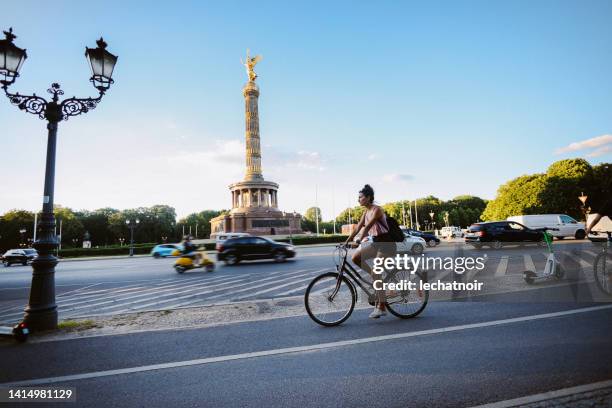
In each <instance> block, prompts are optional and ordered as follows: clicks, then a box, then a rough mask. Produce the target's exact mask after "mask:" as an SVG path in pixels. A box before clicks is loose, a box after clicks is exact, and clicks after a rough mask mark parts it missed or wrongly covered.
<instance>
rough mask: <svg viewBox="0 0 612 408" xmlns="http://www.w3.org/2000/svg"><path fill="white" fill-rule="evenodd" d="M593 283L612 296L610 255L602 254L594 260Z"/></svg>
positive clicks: (611, 263) (611, 261) (611, 257)
mask: <svg viewBox="0 0 612 408" xmlns="http://www.w3.org/2000/svg"><path fill="white" fill-rule="evenodd" d="M593 268H594V270H595V283H597V287H598V288H599V289H600V290H601V291H602V292H604V293H605V294H607V295H608V296H612V253H609V252H604V253H601V254H599V255H597V257H596V258H595V265H594V266H593Z"/></svg>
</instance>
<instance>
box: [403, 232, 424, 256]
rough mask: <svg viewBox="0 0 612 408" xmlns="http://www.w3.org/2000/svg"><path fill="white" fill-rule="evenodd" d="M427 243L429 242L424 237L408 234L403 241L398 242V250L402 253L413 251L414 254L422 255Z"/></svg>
mask: <svg viewBox="0 0 612 408" xmlns="http://www.w3.org/2000/svg"><path fill="white" fill-rule="evenodd" d="M425 245H427V243H426V242H425V240H424V239H423V238H421V237H417V236H414V235H408V236H406V238H405V239H404V241H403V242H398V243H397V252H398V253H400V254H402V253H411V254H414V255H421V254H422V253H423V250H424V249H425Z"/></svg>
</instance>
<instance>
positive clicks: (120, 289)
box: [61, 276, 228, 302]
mask: <svg viewBox="0 0 612 408" xmlns="http://www.w3.org/2000/svg"><path fill="white" fill-rule="evenodd" d="M222 279H228V276H220V277H215V278H214V279H210V280H207V282H213V283H214V282H216V281H219V280H222ZM195 281H197V282H201V281H202V279H199V278H190V279H185V280H180V281H177V280H176V279H173V280H172V282H168V283H156V284H154V285H151V286H136V285H139V284H135V285H128V286H120V287H116V288H108V289H103V290H102V291H99V292H98V291H96V292H92V294H91V296H89V294H88V295H87V296H78V295H75V296H69V297H68V298H67V299H61V301H62V302H65V301H67V300H73V299H78V300H83V299H87V298H89V297H95V296H97V297H102V296H101V295H102V294H105V295H107V296H108V295H110V296H113V295H117V294H119V293H125V292H138V291H143V290H145V291H154V290H159V289H164V288H171V287H182V286H185V285H188V284H190V283H191V282H195ZM143 288H144V289H143Z"/></svg>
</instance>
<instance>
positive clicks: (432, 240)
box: [402, 228, 440, 247]
mask: <svg viewBox="0 0 612 408" xmlns="http://www.w3.org/2000/svg"><path fill="white" fill-rule="evenodd" d="M402 232H403V233H404V235H406V236H408V235H410V236H413V237H420V238H423V239H424V240H425V242H426V243H427V246H429V247H435V246H436V245H438V244H440V238H438V237H436V236H435V235H434V234H430V233H428V232H422V231H417V230H413V229H411V228H402Z"/></svg>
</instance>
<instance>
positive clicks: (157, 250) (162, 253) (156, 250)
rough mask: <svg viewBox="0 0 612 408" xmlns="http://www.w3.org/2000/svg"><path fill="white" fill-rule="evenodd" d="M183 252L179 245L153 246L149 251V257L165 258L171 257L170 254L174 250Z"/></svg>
mask: <svg viewBox="0 0 612 408" xmlns="http://www.w3.org/2000/svg"><path fill="white" fill-rule="evenodd" d="M177 249H178V250H179V251H182V250H183V246H182V245H181V244H161V245H155V246H154V247H153V249H152V250H151V256H152V257H153V258H165V257H167V256H172V252H174V250H177Z"/></svg>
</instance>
